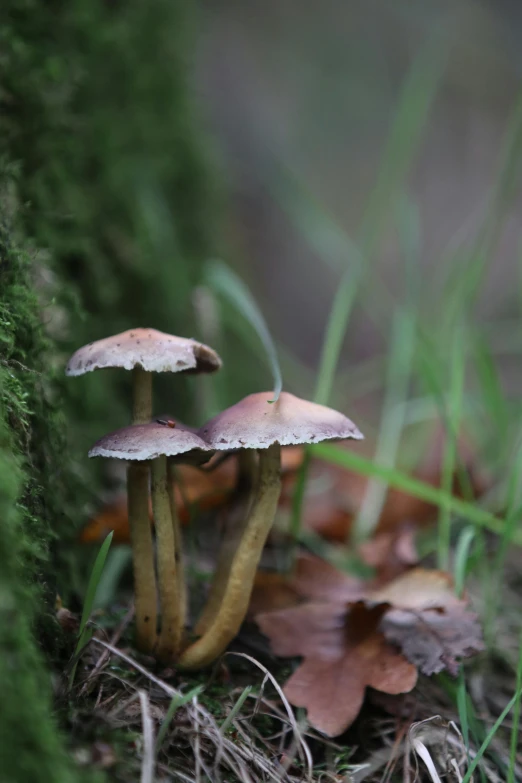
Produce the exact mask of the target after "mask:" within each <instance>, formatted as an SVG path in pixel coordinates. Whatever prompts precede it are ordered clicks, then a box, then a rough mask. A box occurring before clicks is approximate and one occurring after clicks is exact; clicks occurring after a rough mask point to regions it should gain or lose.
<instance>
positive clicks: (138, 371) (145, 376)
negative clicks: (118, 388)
mask: <svg viewBox="0 0 522 783" xmlns="http://www.w3.org/2000/svg"><path fill="white" fill-rule="evenodd" d="M151 418H152V373H151V372H146V370H143V369H142V368H141V367H139V366H137V367H134V369H133V370H132V423H133V424H148V423H149V421H150V420H151ZM147 491H148V490H147Z"/></svg>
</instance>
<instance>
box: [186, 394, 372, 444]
mask: <svg viewBox="0 0 522 783" xmlns="http://www.w3.org/2000/svg"><path fill="white" fill-rule="evenodd" d="M272 398H273V394H272V393H271V392H259V393H257V394H250V395H249V396H248V397H245V398H244V399H243V400H241V401H240V402H238V403H236V404H235V405H232V406H231V407H230V408H227V409H226V410H224V411H222V412H221V413H218V415H217V416H215V417H214V418H213V419H211V420H210V421H208V422H207V423H206V424H204V425H203V427H202V428H201V429H200V431H199V433H200V435H201V437H202V438H204V439H205V440H206V441H207V443H209V445H210V446H212V448H214V449H216V450H221V451H226V450H227V449H240V448H244V449H266V448H268V446H271V445H272V443H280V444H281V446H295V445H298V444H300V443H319V442H320V441H322V440H342V439H345V438H355V440H361V439H362V438H363V435H362V434H361V433H360V432H359V430H358V429H357V427H356V426H355V424H354V423H353V422H352V421H350V419H348V418H347V417H346V416H343V414H342V413H339V412H338V411H334V410H332V408H326V407H325V406H324V405H318V404H317V403H315V402H308V401H307V400H302V399H300V398H299V397H295V396H294V395H293V394H289V393H288V392H284V391H283V392H281V394H280V396H279V399H278V401H277V402H273V403H270V400H271V399H272Z"/></svg>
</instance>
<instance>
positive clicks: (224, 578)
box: [179, 392, 363, 669]
mask: <svg viewBox="0 0 522 783" xmlns="http://www.w3.org/2000/svg"><path fill="white" fill-rule="evenodd" d="M272 398H273V395H272V394H271V393H270V392H261V393H258V394H251V395H249V396H248V397H245V398H244V399H243V400H241V401H240V402H238V403H237V404H236V405H232V407H230V408H227V410H225V411H223V412H222V413H219V414H218V415H217V416H216V417H215V418H213V419H211V420H210V421H209V422H207V424H205V425H204V426H203V427H202V428H201V429H200V435H201V437H202V438H203V439H204V440H205V441H206V442H207V443H208V444H209V446H211V447H212V448H214V449H216V450H218V451H219V450H228V449H248V450H257V452H258V455H259V459H258V464H257V468H256V476H255V480H254V481H253V487H254V489H253V496H252V500H251V502H250V505H249V511H248V514H247V516H246V519H245V523H244V526H243V530H242V535H241V538H240V540H239V543H238V545H237V548H236V550H235V552H234V553H233V555H232V556H231V557H230V558H229V562H227V563H226V566H225V568H226V573H225V572H223V573H221V574H220V575H219V576H218V578H217V579H216V580H215V582H214V586H213V589H212V591H211V594H210V596H209V601H208V604H207V608H206V609H205V610H204V611H203V615H202V620H204V621H203V622H200V624H198V630H199V631H200V632H202V635H201V636H200V638H199V639H197V640H196V641H195V642H193V644H191V645H190V646H189V647H188V648H187V649H185V650H184V651H183V652H182V654H181V656H180V660H179V665H180V666H181V667H182V668H185V669H197V668H201V667H203V666H206V665H208V664H209V663H211V662H212V661H213V660H215V658H216V657H217V656H218V655H220V654H221V653H222V652H223V651H224V650H225V649H226V647H227V645H228V644H229V643H230V642H231V641H232V639H233V638H234V636H235V635H236V634H237V632H238V630H239V628H240V626H241V623H242V622H243V620H244V618H245V615H246V612H247V609H248V603H249V600H250V594H251V592H252V586H253V581H254V577H255V573H256V568H257V565H258V563H259V560H260V558H261V553H262V550H263V547H264V545H265V542H266V539H267V536H268V533H269V531H270V528H271V526H272V523H273V520H274V517H275V513H276V509H277V503H278V499H279V494H280V489H281V481H280V472H281V446H287V445H298V444H304V443H319V442H320V441H323V440H340V439H346V438H354V439H356V440H360V439H362V437H363V436H362V434H361V433H360V432H359V430H358V429H357V427H356V426H355V424H353V422H352V421H350V419H348V418H346V416H344V415H343V414H342V413H339V412H337V411H334V410H332V409H331V408H326V407H324V406H323V405H317V404H316V403H313V402H307V401H306V400H302V399H300V398H299V397H295V396H294V395H293V394H289V393H288V392H281V394H280V396H279V399H278V400H277V402H274V403H272V402H271V400H272ZM223 562H226V561H223ZM209 607H210V608H209Z"/></svg>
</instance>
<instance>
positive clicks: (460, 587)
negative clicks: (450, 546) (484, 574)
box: [453, 527, 477, 596]
mask: <svg viewBox="0 0 522 783" xmlns="http://www.w3.org/2000/svg"><path fill="white" fill-rule="evenodd" d="M476 532H477V531H476V530H474V528H472V527H466V528H464V530H463V531H462V533H461V534H460V536H459V539H458V541H457V546H456V547H455V563H454V567H453V573H454V579H455V592H456V593H457V595H458V596H461V595H462V593H463V592H464V585H465V584H466V576H467V570H468V559H469V553H470V549H471V545H472V543H473V540H474V538H475V535H476Z"/></svg>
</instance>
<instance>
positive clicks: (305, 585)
mask: <svg viewBox="0 0 522 783" xmlns="http://www.w3.org/2000/svg"><path fill="white" fill-rule="evenodd" d="M287 584H288V583H287ZM291 584H292V587H293V589H294V599H295V600H297V599H298V596H303V595H307V596H308V597H309V598H310V597H312V599H313V600H312V601H309V602H307V603H302V604H301V605H299V606H294V607H290V608H285V609H281V610H278V611H268V612H263V613H261V614H259V615H258V616H257V617H256V621H257V623H258V625H259V627H260V628H261V630H262V631H263V633H265V634H266V635H267V636H268V637H269V639H270V642H271V646H272V649H273V651H274V653H275V654H276V655H280V656H283V657H294V656H300V657H302V658H303V659H304V660H303V662H302V664H301V665H300V666H299V667H298V669H297V670H296V672H295V673H294V674H293V675H292V677H290V679H289V680H288V682H287V684H286V685H285V688H284V691H285V693H286V695H287V696H288V698H289V700H290V701H291V702H292V703H293V704H295V705H297V706H300V707H306V708H307V709H308V718H309V721H310V723H311V724H312V725H313V726H315V727H316V728H317V729H319V730H321V731H323V732H324V733H326V734H329V735H330V736H335V735H336V734H340V733H341V732H342V731H344V729H346V728H347V727H348V726H349V725H350V723H351V722H352V721H353V720H354V719H355V717H356V716H357V714H358V712H359V709H360V707H361V704H362V701H363V698H364V692H365V689H366V687H372V688H375V689H376V690H379V691H382V692H383V693H388V694H398V693H406V692H408V691H409V690H411V689H412V688H413V686H414V685H415V682H416V676H417V669H419V670H420V671H422V672H423V673H424V674H428V675H429V674H434V673H436V672H440V671H442V670H443V669H447V670H448V671H449V672H450V673H452V674H456V673H457V670H458V659H460V658H464V657H468V656H470V655H474V654H475V653H477V652H479V651H480V650H481V649H483V644H482V635H481V630H480V625H479V624H478V621H477V617H476V615H474V614H473V613H472V612H471V611H470V610H469V609H468V605H467V601H465V600H463V599H460V598H458V597H457V596H456V595H455V593H454V588H453V580H452V578H451V576H450V575H449V574H447V573H445V572H444V571H436V570H428V569H425V568H412V569H411V570H410V571H408V572H407V573H405V574H402V575H401V576H399V577H397V578H396V579H393V580H392V581H390V582H389V583H387V584H385V585H383V586H380V587H373V588H372V587H371V586H368V585H364V584H363V583H362V582H361V581H359V580H356V579H353V578H351V577H349V576H347V575H346V574H343V573H342V572H339V571H338V570H337V569H335V568H334V567H333V566H331V565H329V564H328V563H324V561H320V559H319V558H315V557H313V556H305V557H302V558H300V559H299V564H298V568H297V572H296V575H295V576H294V580H293V582H292V583H291ZM318 598H319V599H320V600H318Z"/></svg>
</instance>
